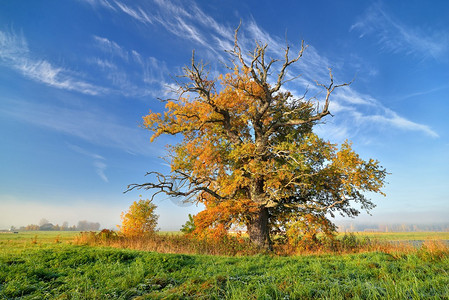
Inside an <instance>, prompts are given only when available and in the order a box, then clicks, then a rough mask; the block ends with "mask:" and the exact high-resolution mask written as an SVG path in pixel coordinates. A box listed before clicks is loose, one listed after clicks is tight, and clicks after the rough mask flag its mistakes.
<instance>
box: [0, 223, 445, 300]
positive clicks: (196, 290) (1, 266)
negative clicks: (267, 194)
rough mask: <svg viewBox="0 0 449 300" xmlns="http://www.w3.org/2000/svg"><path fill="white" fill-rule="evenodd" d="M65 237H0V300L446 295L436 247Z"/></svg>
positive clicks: (441, 259)
mask: <svg viewBox="0 0 449 300" xmlns="http://www.w3.org/2000/svg"><path fill="white" fill-rule="evenodd" d="M73 234H74V233H70V232H69V233H55V232H53V233H51V232H46V233H44V232H35V233H19V234H0V299H17V298H20V299H55V298H56V299H311V298H327V299H348V298H353V299H449V256H448V254H447V252H441V251H439V250H438V249H432V248H428V249H424V248H423V249H421V250H419V251H415V252H413V253H393V254H387V253H382V252H374V253H360V254H346V255H329V254H328V255H319V256H316V255H308V256H293V257H278V256H277V257H272V256H267V255H257V256H249V257H224V256H206V255H180V254H160V253H154V252H144V251H136V250H127V249H115V248H107V247H92V246H80V245H73V244H71V243H69V242H70V241H71V240H72V238H73ZM58 235H59V237H58Z"/></svg>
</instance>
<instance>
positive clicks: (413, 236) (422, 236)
mask: <svg viewBox="0 0 449 300" xmlns="http://www.w3.org/2000/svg"><path fill="white" fill-rule="evenodd" d="M340 234H344V233H340ZM354 234H355V235H356V236H361V237H368V238H370V239H376V240H382V241H405V240H408V241H419V240H420V241H429V240H449V232H425V231H424V232H356V233H354Z"/></svg>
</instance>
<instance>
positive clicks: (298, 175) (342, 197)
mask: <svg viewBox="0 0 449 300" xmlns="http://www.w3.org/2000/svg"><path fill="white" fill-rule="evenodd" d="M237 32H238V30H236V35H235V45H234V48H233V49H231V50H230V51H228V53H229V54H230V56H231V59H230V62H231V64H230V67H229V66H228V69H230V71H229V73H227V74H222V75H220V76H218V77H216V78H211V75H210V73H209V72H208V71H207V68H206V67H205V65H204V64H203V63H202V62H201V61H199V62H198V61H196V60H195V59H194V57H192V62H191V65H190V66H188V67H185V68H184V74H183V76H182V78H183V79H181V80H180V82H179V91H178V92H179V97H177V98H176V99H168V100H165V101H166V111H165V112H164V113H159V112H151V111H150V113H149V114H148V115H146V116H144V118H143V119H144V126H145V127H146V128H147V129H149V130H151V131H152V132H153V133H154V134H153V136H152V140H153V139H154V138H157V137H158V136H160V135H162V134H170V135H176V134H180V135H182V137H183V138H182V141H181V142H179V143H177V144H175V145H170V146H169V149H170V154H169V155H168V160H169V163H170V165H171V172H170V173H169V174H161V173H158V172H149V173H148V174H150V175H151V176H152V178H153V179H154V181H152V182H148V183H143V184H131V185H129V186H128V190H132V189H134V188H144V189H149V190H153V191H154V194H158V193H165V194H167V195H170V196H183V197H186V198H188V199H193V200H192V201H197V202H199V203H202V204H204V206H205V210H204V211H202V212H200V213H199V214H198V215H197V216H195V224H196V231H197V232H198V233H201V232H203V233H207V232H213V231H214V230H227V229H229V228H230V226H231V225H233V224H238V225H240V226H246V228H247V231H248V234H249V237H250V239H251V241H253V242H254V243H255V244H256V245H258V246H260V247H261V248H265V249H270V248H271V238H270V234H272V233H273V232H274V231H275V230H278V231H283V230H284V231H285V230H286V229H287V228H288V227H289V226H291V225H292V224H295V223H298V222H299V223H311V224H302V225H304V226H305V228H308V227H309V228H312V227H313V228H317V224H318V225H319V226H318V228H322V230H331V231H332V230H334V229H335V227H333V223H332V222H331V221H330V219H329V218H330V217H332V216H334V214H335V213H340V214H342V215H345V216H350V217H353V216H356V215H358V214H359V209H360V208H361V209H365V210H370V209H371V208H373V207H374V204H373V203H372V202H371V201H370V200H369V199H367V198H366V197H365V196H364V195H363V193H364V192H378V193H382V192H381V188H382V187H383V185H384V179H385V175H386V171H385V169H384V168H383V167H381V166H380V165H379V163H378V161H375V160H372V159H369V160H368V161H365V160H362V159H361V158H360V157H359V155H357V154H356V153H355V152H354V151H353V150H352V149H351V144H350V143H349V142H345V143H344V144H342V145H341V146H340V147H337V146H336V145H334V144H332V143H330V142H329V141H325V140H323V139H321V138H319V137H318V136H317V135H316V134H315V133H314V132H313V130H312V129H313V127H314V125H316V124H317V123H319V122H323V120H324V118H325V117H326V116H328V115H330V111H329V103H330V100H331V99H330V98H331V95H332V93H333V91H334V90H335V89H336V88H339V87H341V86H345V85H348V84H347V83H344V84H340V85H336V84H335V83H334V79H333V75H332V72H331V70H330V69H329V82H328V83H327V84H322V83H317V87H318V88H320V89H322V91H323V92H322V93H321V99H318V97H317V96H316V95H315V96H313V97H308V95H307V93H305V94H304V95H303V96H301V97H298V96H297V95H293V94H292V93H290V92H289V91H287V90H285V88H284V84H285V83H286V82H287V81H289V80H290V79H291V78H292V77H288V78H290V79H287V76H286V74H287V70H288V69H289V68H290V67H291V66H292V65H293V64H295V63H299V62H300V60H301V57H302V55H303V53H304V51H305V50H306V48H307V47H306V46H304V43H302V45H301V49H300V50H299V53H296V55H295V56H294V57H291V53H290V48H289V47H288V46H287V47H286V49H285V56H284V57H283V58H280V59H279V60H278V59H269V58H268V57H267V47H268V45H266V44H264V45H262V44H259V43H256V45H255V49H254V50H253V51H251V52H249V54H247V53H244V52H243V51H242V49H241V47H240V45H239V43H238V39H237ZM192 197H193V198H192ZM354 202H357V203H358V204H359V205H358V207H360V208H355V207H354V205H353V204H354ZM320 224H321V225H320ZM323 228H324V229H323Z"/></svg>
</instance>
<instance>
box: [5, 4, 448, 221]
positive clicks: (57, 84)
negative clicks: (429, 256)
mask: <svg viewBox="0 0 449 300" xmlns="http://www.w3.org/2000/svg"><path fill="white" fill-rule="evenodd" d="M448 11H449V2H447V1H432V4H431V5H430V4H429V2H428V1H394V2H392V1H388V2H387V1H385V2H382V1H379V2H376V1H371V2H370V1H338V2H337V1H330V0H329V1H309V2H308V3H306V2H303V1H301V2H300V1H284V2H282V5H279V4H277V3H276V2H274V1H260V0H258V1H236V0H230V1H216V0H215V1H163V0H148V1H126V2H125V1H124V0H77V1H13V0H9V1H8V0H7V1H2V2H0V139H1V143H0V228H9V226H11V225H14V226H21V225H26V224H30V223H38V222H39V220H40V219H41V218H46V219H48V220H50V221H51V222H53V223H59V224H62V222H64V221H68V222H69V223H71V224H75V223H76V222H77V221H78V220H84V219H87V220H89V221H95V222H100V223H101V224H102V227H106V228H110V227H113V226H114V225H115V224H118V223H119V221H120V218H119V215H120V212H121V211H123V210H126V209H127V208H128V207H129V205H130V204H131V203H132V201H134V200H138V199H139V194H142V196H143V197H144V198H146V197H149V196H150V195H149V194H148V193H145V192H138V191H136V192H131V193H128V194H123V193H122V192H123V191H124V190H125V189H126V186H127V185H128V184H130V183H142V182H144V181H145V180H146V178H145V177H144V174H145V172H146V171H162V172H164V171H167V166H166V165H164V161H163V160H161V159H160V157H161V156H163V155H164V153H165V147H164V145H166V144H168V143H173V142H176V139H175V138H173V137H162V138H160V139H158V140H156V141H155V142H154V143H150V141H149V138H150V132H148V131H145V130H144V129H142V128H140V127H139V124H140V123H141V117H142V116H143V115H145V114H146V113H147V112H148V110H149V109H151V110H153V111H161V110H162V109H163V105H162V104H161V103H160V102H159V101H158V100H157V99H158V98H164V97H169V96H170V86H173V83H174V81H173V76H176V75H179V74H180V73H181V68H182V67H183V66H184V65H185V64H188V63H189V60H190V58H191V54H192V50H193V49H195V51H196V56H197V57H198V58H201V59H203V60H204V61H207V62H210V68H211V72H213V73H215V74H218V73H219V72H223V71H224V70H223V67H222V65H221V64H220V63H219V60H222V61H225V60H226V59H227V56H226V53H225V52H224V50H226V49H230V47H231V46H232V42H233V30H234V29H235V28H236V26H237V25H238V24H239V22H240V20H241V21H242V29H241V31H240V41H241V44H242V46H243V47H244V48H246V49H247V50H250V49H251V47H252V45H253V42H254V41H255V40H259V41H262V42H268V44H269V49H270V55H272V56H273V57H275V56H277V55H282V53H283V49H284V48H285V45H286V39H287V40H288V43H289V44H290V45H291V46H292V47H293V49H298V46H299V45H300V42H301V40H302V39H303V40H305V43H306V44H308V45H309V47H308V49H307V50H306V52H305V55H304V57H303V59H302V61H301V62H300V63H299V64H298V65H297V66H295V67H294V68H293V69H292V72H291V75H292V76H293V75H296V74H303V76H302V77H301V78H300V79H299V80H296V81H293V82H290V83H289V84H288V85H287V86H286V88H287V89H289V90H291V91H293V93H295V94H298V95H302V93H303V92H304V89H305V88H309V90H310V91H311V93H313V91H314V90H315V84H314V80H318V81H321V82H324V83H325V82H327V80H328V75H327V68H328V67H332V69H333V73H334V79H335V81H336V82H340V83H341V82H349V81H351V80H352V79H353V78H354V77H355V81H354V83H353V84H352V85H351V86H349V87H347V88H344V89H340V90H338V91H337V92H336V93H335V94H334V97H333V98H332V99H331V100H332V104H331V112H332V113H333V115H334V117H329V118H328V119H327V120H326V124H324V125H320V126H319V127H317V129H316V131H317V132H318V133H319V134H320V135H321V136H322V137H324V138H326V139H329V140H331V141H332V142H335V143H341V142H342V141H344V140H345V139H349V140H351V141H353V146H354V148H355V149H356V151H357V152H359V153H360V155H361V156H362V157H363V158H365V159H368V158H375V159H378V160H380V161H381V163H382V165H383V166H384V167H386V168H387V169H388V171H389V172H390V173H391V175H389V176H388V178H387V181H388V185H387V187H386V188H385V192H386V194H387V196H386V197H382V196H378V195H370V196H372V199H373V200H374V201H375V203H376V204H377V208H375V209H374V210H373V211H372V214H373V216H368V215H367V214H363V215H362V216H361V217H359V219H358V220H359V222H367V221H369V222H392V223H396V222H398V223H401V222H430V221H434V222H444V221H448V220H449V219H448V217H447V216H448V215H449V196H448V186H449V184H448V183H449V172H448V166H449V137H448V134H447V132H448V129H449V122H448V117H447V111H448V110H449V96H448V94H449V30H448V29H449V19H448V18H447V12H448ZM155 203H156V204H157V205H158V214H160V222H159V226H160V227H161V228H162V229H165V230H177V229H179V228H180V226H181V225H182V224H184V223H185V221H186V220H187V214H188V213H196V212H198V211H199V210H200V209H201V208H200V207H196V206H194V205H193V206H188V205H179V204H177V203H176V201H175V200H171V199H166V198H164V197H159V198H157V199H156V201H155Z"/></svg>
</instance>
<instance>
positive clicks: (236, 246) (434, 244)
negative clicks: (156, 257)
mask: <svg viewBox="0 0 449 300" xmlns="http://www.w3.org/2000/svg"><path fill="white" fill-rule="evenodd" d="M75 243H76V244H87V245H103V246H109V247H115V248H126V249H135V250H143V251H154V252H159V253H178V254H180V253H182V254H206V255H228V256H239V255H254V254H257V253H260V251H258V249H257V248H256V247H254V246H253V245H252V244H251V243H250V242H249V240H248V239H246V238H241V237H236V236H225V237H223V238H222V239H220V240H217V239H194V238H190V237H188V236H186V235H183V234H163V235H159V234H149V235H145V236H138V237H124V236H119V235H117V234H116V233H115V232H112V231H107V230H104V231H102V232H100V233H95V232H81V233H80V234H79V235H78V236H76V238H75ZM367 252H382V253H388V254H390V255H392V256H395V257H401V256H403V255H407V254H417V255H419V256H420V257H422V258H423V259H438V258H443V257H447V256H449V245H448V244H447V243H445V242H443V241H438V240H428V241H424V242H423V243H422V245H420V246H418V245H414V244H412V243H409V242H397V241H396V242H389V241H384V240H376V239H369V238H367V237H363V238H361V237H358V236H355V235H353V234H349V235H345V236H343V237H339V238H338V239H334V240H322V241H320V243H319V244H315V245H310V244H307V245H300V244H297V245H291V244H288V243H279V242H277V243H275V244H274V249H273V252H272V253H271V254H275V255H281V256H290V255H319V254H349V253H367Z"/></svg>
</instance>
